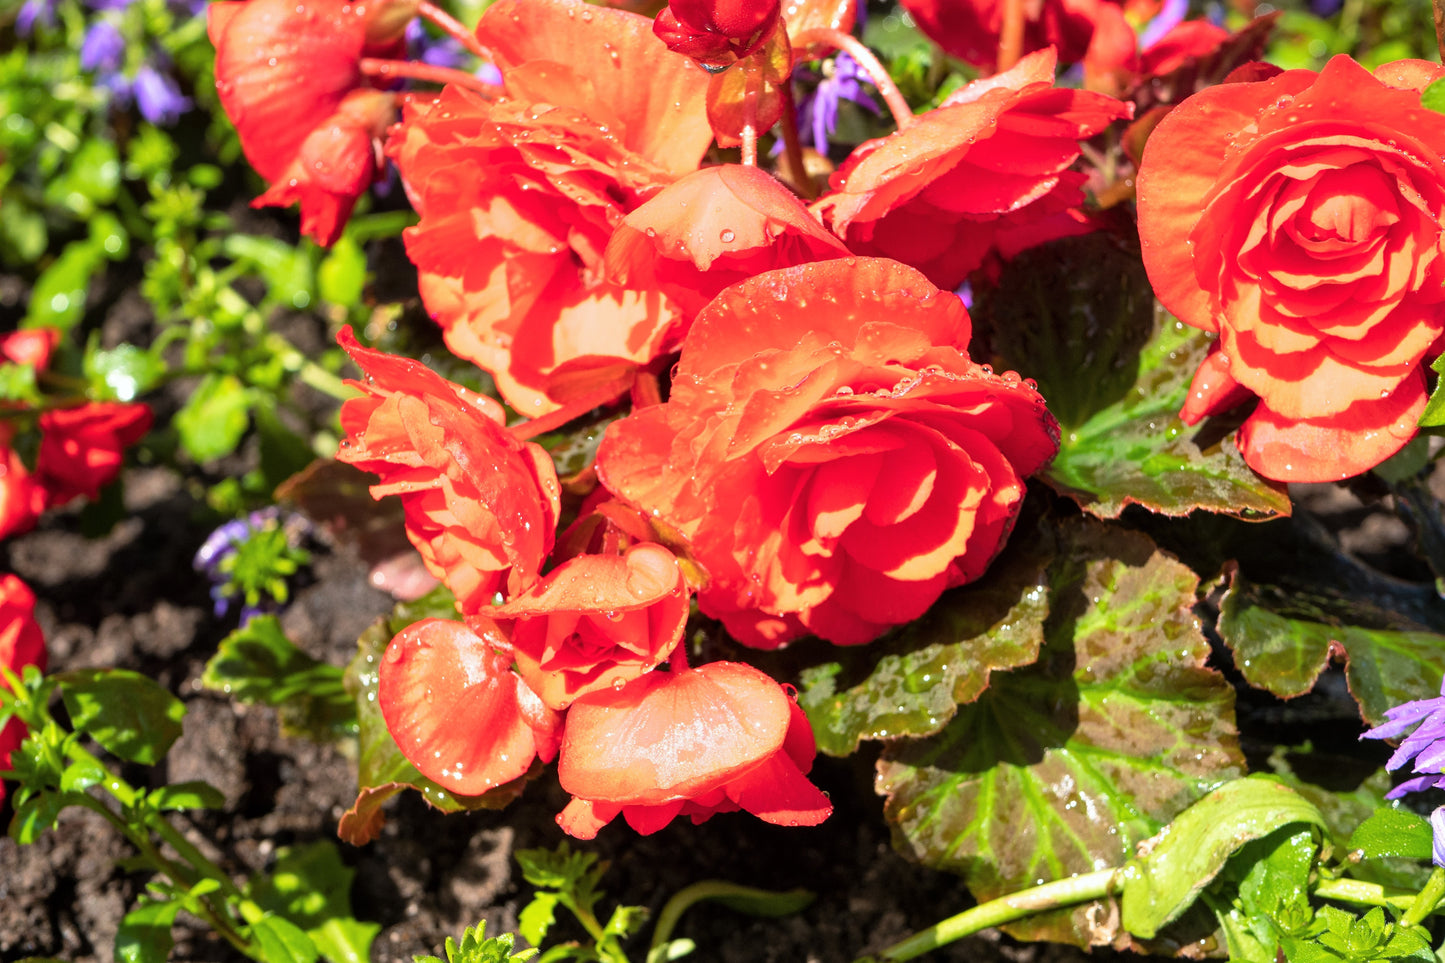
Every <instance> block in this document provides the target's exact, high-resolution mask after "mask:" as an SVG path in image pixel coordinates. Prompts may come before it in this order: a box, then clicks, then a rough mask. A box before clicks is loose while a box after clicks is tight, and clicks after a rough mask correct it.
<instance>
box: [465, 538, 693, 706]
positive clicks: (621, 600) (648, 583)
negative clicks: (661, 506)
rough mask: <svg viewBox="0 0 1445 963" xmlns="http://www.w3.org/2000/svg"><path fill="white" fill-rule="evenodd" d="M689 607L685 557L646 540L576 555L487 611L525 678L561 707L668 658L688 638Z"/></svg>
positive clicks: (550, 700)
mask: <svg viewBox="0 0 1445 963" xmlns="http://www.w3.org/2000/svg"><path fill="white" fill-rule="evenodd" d="M687 613H688V592H687V587H686V585H685V584H684V583H683V579H682V572H681V571H680V570H679V569H678V567H677V559H676V558H674V557H673V555H672V553H671V552H669V551H668V550H667V549H665V548H663V547H662V546H661V545H656V544H651V543H645V544H641V545H634V546H632V547H631V548H629V549H628V550H627V551H626V552H625V553H624V554H622V555H579V556H577V557H576V558H571V559H568V560H567V561H565V562H563V563H562V564H561V565H559V566H558V567H557V568H556V569H554V570H553V571H552V572H550V573H548V575H547V576H546V578H544V579H542V580H541V581H540V582H538V583H537V584H536V585H534V586H532V587H531V588H530V589H528V590H527V591H526V592H523V593H522V594H520V595H518V596H516V597H514V598H512V599H511V600H510V601H508V602H507V603H506V604H505V605H501V606H498V607H495V608H493V609H491V610H489V611H488V612H487V613H486V614H487V616H488V617H489V618H491V619H494V620H496V622H497V623H498V624H499V625H501V626H502V628H503V629H505V630H507V632H508V634H509V635H510V636H511V640H512V646H513V649H514V650H515V651H514V653H513V654H514V656H515V658H516V661H517V671H518V672H519V673H520V674H521V676H522V678H523V679H524V680H526V682H527V684H528V685H529V686H531V688H532V689H533V691H535V692H536V693H537V694H538V695H539V696H541V697H542V701H543V702H545V703H546V704H547V705H548V706H550V707H551V708H553V709H559V710H560V709H565V708H567V706H568V705H570V704H571V703H572V701H573V700H574V699H576V698H577V697H578V696H581V695H584V694H586V693H588V692H595V691H597V690H598V689H604V688H609V687H611V686H613V685H619V684H621V683H623V682H627V681H630V680H632V679H635V678H637V677H638V676H640V675H642V674H643V673H645V672H648V671H650V670H652V669H654V668H656V667H657V666H658V665H660V664H661V663H662V662H663V661H664V660H665V659H666V658H667V657H668V655H669V654H670V653H671V652H672V650H673V649H674V648H676V646H677V643H678V642H679V641H680V640H681V639H682V630H683V627H684V626H685V625H686V624H687Z"/></svg>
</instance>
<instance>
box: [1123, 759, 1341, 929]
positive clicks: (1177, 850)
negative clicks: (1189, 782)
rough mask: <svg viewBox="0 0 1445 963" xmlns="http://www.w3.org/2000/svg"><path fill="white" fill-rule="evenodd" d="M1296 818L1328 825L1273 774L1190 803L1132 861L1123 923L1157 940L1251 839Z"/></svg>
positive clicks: (1239, 781)
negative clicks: (1166, 927)
mask: <svg viewBox="0 0 1445 963" xmlns="http://www.w3.org/2000/svg"><path fill="white" fill-rule="evenodd" d="M1292 823H1307V824H1310V825H1314V826H1319V827H1320V828H1321V829H1323V828H1324V819H1323V817H1322V816H1320V814H1319V811H1318V810H1316V809H1315V807H1314V806H1312V805H1311V804H1310V803H1309V802H1308V801H1307V800H1306V799H1305V798H1304V797H1303V796H1300V795H1299V794H1298V793H1296V792H1295V791H1294V790H1292V789H1290V788H1289V787H1288V786H1286V785H1284V784H1283V783H1281V782H1278V781H1276V780H1274V779H1271V778H1270V777H1269V776H1263V775H1256V776H1250V777H1248V778H1246V779H1237V780H1234V781H1232V782H1228V783H1225V784H1224V785H1223V786H1220V787H1219V788H1217V789H1215V790H1214V791H1213V792H1211V793H1210V794H1209V795H1207V796H1205V797H1204V798H1203V799H1201V800H1199V801H1198V802H1196V803H1195V804H1194V805H1192V806H1190V807H1189V808H1188V809H1186V810H1184V811H1183V812H1182V813H1180V814H1179V815H1178V816H1176V817H1175V818H1174V819H1173V820H1171V821H1170V823H1169V825H1168V826H1167V827H1166V828H1165V829H1164V830H1163V831H1162V832H1161V833H1159V834H1158V835H1157V836H1155V837H1153V838H1152V839H1150V840H1148V841H1146V842H1144V843H1143V844H1142V845H1141V846H1140V855H1139V856H1137V857H1135V858H1134V859H1131V860H1130V861H1129V867H1128V870H1127V871H1126V876H1125V881H1124V886H1123V892H1122V894H1121V897H1120V921H1121V923H1122V925H1123V927H1124V929H1125V930H1127V931H1128V932H1130V933H1132V934H1133V935H1135V936H1138V937H1143V938H1144V939H1152V938H1153V937H1154V936H1155V935H1156V934H1157V933H1158V932H1159V931H1160V930H1161V929H1162V928H1163V927H1164V926H1165V924H1167V923H1169V922H1171V921H1172V920H1174V919H1176V918H1177V917H1178V916H1179V915H1180V914H1181V913H1183V912H1184V911H1185V910H1186V909H1188V908H1189V906H1190V904H1191V903H1193V902H1194V900H1195V898H1196V897H1197V896H1198V895H1199V893H1200V891H1201V890H1203V889H1204V887H1205V886H1206V885H1208V883H1209V882H1210V880H1212V879H1214V877H1215V876H1217V875H1218V874H1219V872H1220V871H1221V870H1222V869H1224V864H1225V862H1226V861H1228V859H1229V857H1230V856H1231V855H1233V854H1234V853H1235V852H1236V851H1237V850H1239V849H1240V848H1241V847H1243V846H1244V844H1245V843H1247V842H1249V841H1251V840H1255V839H1261V838H1263V837H1265V836H1268V835H1269V834H1271V833H1273V832H1274V831H1275V830H1277V829H1280V828H1281V827H1284V826H1288V825H1290V824H1292Z"/></svg>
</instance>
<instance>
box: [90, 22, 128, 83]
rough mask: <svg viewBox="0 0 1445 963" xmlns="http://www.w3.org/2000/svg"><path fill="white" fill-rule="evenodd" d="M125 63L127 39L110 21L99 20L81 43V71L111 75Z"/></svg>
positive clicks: (92, 25) (91, 26)
mask: <svg viewBox="0 0 1445 963" xmlns="http://www.w3.org/2000/svg"><path fill="white" fill-rule="evenodd" d="M124 62H125V38H124V37H122V36H121V35H120V31H119V30H117V29H116V26H115V24H113V23H111V22H110V21H109V20H97V21H96V22H95V23H93V24H91V25H90V29H89V30H87V31H86V32H85V39H84V40H82V41H81V43H80V69H81V70H93V71H97V72H100V73H105V74H111V73H115V72H116V71H117V70H119V69H120V68H121V65H122V64H123V63H124Z"/></svg>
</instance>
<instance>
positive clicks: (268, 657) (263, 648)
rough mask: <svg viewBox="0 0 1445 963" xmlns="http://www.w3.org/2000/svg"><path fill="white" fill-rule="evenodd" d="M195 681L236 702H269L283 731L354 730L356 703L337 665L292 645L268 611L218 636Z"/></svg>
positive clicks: (323, 735) (328, 735) (328, 733)
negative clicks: (226, 695)
mask: <svg viewBox="0 0 1445 963" xmlns="http://www.w3.org/2000/svg"><path fill="white" fill-rule="evenodd" d="M201 684H202V685H204V686H205V687H206V688H208V689H216V690H220V691H222V692H226V693H228V694H230V695H231V697H232V698H234V699H236V700H237V701H238V702H245V703H250V704H256V703H259V704H261V705H268V706H275V707H276V708H277V709H279V710H280V713H279V715H280V719H281V725H282V729H283V731H287V732H291V733H297V734H301V735H305V736H308V737H310V738H313V739H317V740H320V741H326V740H332V739H337V738H339V737H342V736H346V735H353V734H355V732H356V706H355V704H354V702H353V700H352V698H351V697H350V695H348V694H347V692H346V689H345V687H344V686H343V685H342V672H341V669H340V668H338V667H337V666H334V665H327V664H326V663H324V662H320V661H317V660H316V659H313V658H312V657H311V656H309V655H307V654H306V653H305V652H302V651H301V650H300V649H299V648H297V647H296V644H295V643H293V642H292V641H291V640H290V639H288V638H287V637H286V633H285V632H283V631H282V629H281V623H280V622H279V621H278V620H277V618H276V616H274V615H263V616H259V617H257V618H254V619H252V620H251V621H250V622H247V623H246V624H245V625H243V626H241V627H240V628H238V629H236V630H235V631H234V632H232V633H231V634H230V635H228V636H226V637H225V638H224V639H222V640H221V644H220V647H219V648H218V649H217V650H216V654H215V655H213V656H212V657H211V660H210V661H209V662H207V663H206V670H205V672H204V673H202V675H201Z"/></svg>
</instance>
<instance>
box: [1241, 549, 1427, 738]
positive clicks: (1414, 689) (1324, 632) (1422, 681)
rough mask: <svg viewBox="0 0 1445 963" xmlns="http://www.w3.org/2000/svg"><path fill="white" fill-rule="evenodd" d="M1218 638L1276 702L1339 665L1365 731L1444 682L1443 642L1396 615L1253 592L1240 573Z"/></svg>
mask: <svg viewBox="0 0 1445 963" xmlns="http://www.w3.org/2000/svg"><path fill="white" fill-rule="evenodd" d="M1365 619H1369V620H1370V621H1369V622H1367V623H1366V624H1365V625H1360V624H1353V625H1352V624H1349V622H1348V621H1347V620H1350V621H1354V620H1361V621H1363V620H1365ZM1219 634H1220V636H1221V637H1222V638H1223V639H1224V642H1225V644H1226V645H1228V646H1229V648H1230V651H1231V652H1233V653H1234V661H1235V664H1236V665H1237V666H1238V668H1239V671H1240V674H1242V675H1243V676H1244V679H1245V681H1246V682H1248V683H1249V684H1250V685H1252V686H1254V687H1256V688H1259V689H1264V690H1266V691H1268V692H1270V693H1273V694H1274V695H1277V696H1279V697H1280V698H1285V699H1288V698H1293V697H1294V696H1298V695H1303V694H1304V693H1306V692H1308V691H1309V690H1310V689H1311V688H1313V687H1314V684H1315V680H1316V679H1318V678H1319V675H1320V673H1321V672H1323V671H1324V669H1325V667H1326V666H1328V665H1329V663H1330V661H1331V660H1332V659H1339V660H1341V661H1343V662H1344V665H1345V677H1346V679H1347V680H1348V682H1349V686H1350V695H1352V696H1353V697H1354V699H1355V702H1356V703H1358V704H1359V707H1360V717H1361V718H1362V719H1363V720H1364V721H1365V722H1366V723H1368V724H1369V725H1379V724H1380V723H1381V722H1383V721H1384V718H1385V710H1386V709H1388V708H1390V707H1391V706H1396V705H1400V704H1401V703H1403V702H1409V701H1411V700H1414V699H1428V698H1431V697H1432V696H1435V695H1437V694H1438V692H1439V688H1440V682H1439V680H1440V677H1441V675H1442V674H1445V635H1441V634H1439V633H1436V632H1432V631H1429V629H1428V628H1427V627H1425V626H1423V625H1419V624H1418V623H1415V622H1413V621H1412V620H1410V619H1409V618H1407V617H1406V616H1404V615H1401V614H1398V613H1389V612H1386V611H1385V610H1383V609H1379V608H1376V609H1369V608H1365V607H1361V606H1359V605H1346V604H1344V603H1342V602H1339V601H1337V600H1335V599H1332V598H1330V597H1328V596H1325V595H1323V594H1316V595H1311V594H1309V593H1308V592H1307V591H1305V590H1302V589H1298V588H1296V587H1293V586H1291V587H1290V588H1289V589H1288V590H1282V589H1278V588H1275V587H1273V586H1266V585H1256V584H1254V583H1252V582H1250V581H1249V580H1248V579H1246V578H1245V577H1244V576H1243V575H1241V574H1239V573H1238V572H1234V573H1233V574H1232V577H1231V581H1230V586H1229V590H1228V591H1227V592H1226V593H1225V596H1224V598H1223V600H1222V601H1221V603H1220V611H1219Z"/></svg>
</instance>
